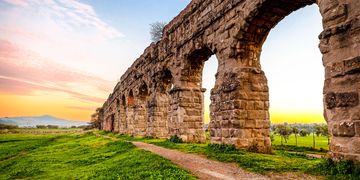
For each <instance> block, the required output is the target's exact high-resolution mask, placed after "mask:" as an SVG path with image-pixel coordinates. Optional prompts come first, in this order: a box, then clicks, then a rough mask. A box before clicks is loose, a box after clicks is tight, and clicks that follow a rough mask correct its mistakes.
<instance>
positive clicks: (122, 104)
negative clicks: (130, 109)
mask: <svg viewBox="0 0 360 180" xmlns="http://www.w3.org/2000/svg"><path fill="white" fill-rule="evenodd" d="M119 109H120V113H119V114H120V117H119V119H120V120H119V132H120V133H121V134H125V133H126V131H127V129H128V123H127V121H126V109H127V108H126V97H125V95H124V94H123V95H122V96H121V100H120V107H119Z"/></svg>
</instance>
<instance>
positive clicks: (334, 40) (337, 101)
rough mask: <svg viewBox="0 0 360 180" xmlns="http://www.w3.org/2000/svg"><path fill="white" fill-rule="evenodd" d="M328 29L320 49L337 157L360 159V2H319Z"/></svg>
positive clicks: (332, 149) (327, 114) (326, 105)
mask: <svg viewBox="0 0 360 180" xmlns="http://www.w3.org/2000/svg"><path fill="white" fill-rule="evenodd" d="M319 6H320V11H321V14H322V15H323V24H324V31H323V32H322V33H321V34H320V36H319V38H320V50H321V52H322V53H323V64H324V66H325V72H326V74H325V86H324V115H325V119H326V120H327V122H328V124H329V131H330V134H331V136H332V137H331V144H330V155H331V156H332V157H333V158H334V159H351V160H356V161H360V105H359V96H360V31H359V29H360V19H359V17H360V10H359V6H360V3H359V1H358V0H349V1H346V2H345V1H337V0H333V1H330V0H325V1H320V3H319Z"/></svg>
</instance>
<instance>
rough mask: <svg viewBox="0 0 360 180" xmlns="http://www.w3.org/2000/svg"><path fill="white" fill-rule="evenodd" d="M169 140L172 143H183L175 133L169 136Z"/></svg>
mask: <svg viewBox="0 0 360 180" xmlns="http://www.w3.org/2000/svg"><path fill="white" fill-rule="evenodd" d="M169 141H170V142H173V143H183V140H182V139H181V138H179V137H178V136H177V135H174V136H171V137H170V139H169Z"/></svg>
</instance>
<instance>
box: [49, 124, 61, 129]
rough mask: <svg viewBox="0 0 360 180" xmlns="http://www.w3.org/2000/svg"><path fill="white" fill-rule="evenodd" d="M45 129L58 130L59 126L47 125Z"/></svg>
mask: <svg viewBox="0 0 360 180" xmlns="http://www.w3.org/2000/svg"><path fill="white" fill-rule="evenodd" d="M47 128H48V129H58V128H59V126H57V125H47Z"/></svg>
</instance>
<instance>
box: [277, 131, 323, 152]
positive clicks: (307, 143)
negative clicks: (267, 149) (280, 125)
mask: <svg viewBox="0 0 360 180" xmlns="http://www.w3.org/2000/svg"><path fill="white" fill-rule="evenodd" d="M274 137H275V140H274V141H273V142H272V144H273V145H277V146H278V145H281V137H280V136H279V135H274ZM283 145H290V146H295V145H296V139H295V135H293V134H292V135H291V136H290V137H289V139H288V140H287V143H285V141H284V140H283ZM298 146H299V147H313V136H312V135H310V136H306V137H301V136H298ZM321 148H322V149H325V150H329V145H328V139H327V137H324V136H319V137H317V136H315V149H321Z"/></svg>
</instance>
